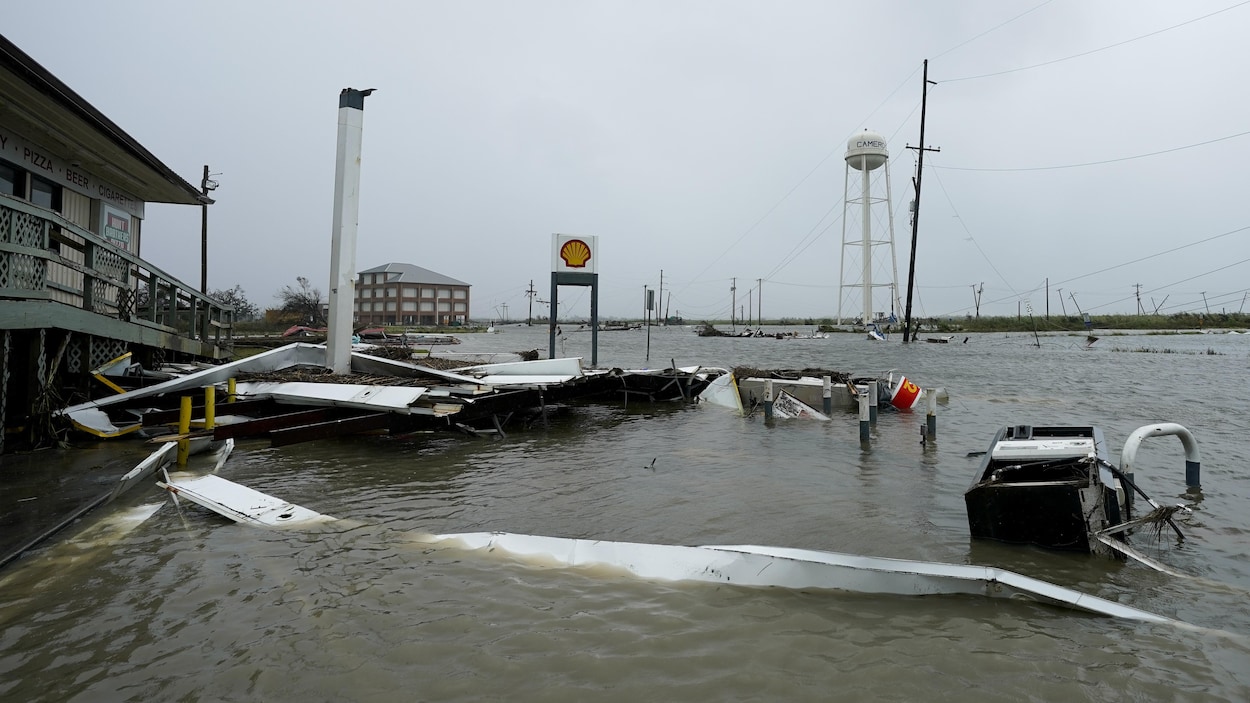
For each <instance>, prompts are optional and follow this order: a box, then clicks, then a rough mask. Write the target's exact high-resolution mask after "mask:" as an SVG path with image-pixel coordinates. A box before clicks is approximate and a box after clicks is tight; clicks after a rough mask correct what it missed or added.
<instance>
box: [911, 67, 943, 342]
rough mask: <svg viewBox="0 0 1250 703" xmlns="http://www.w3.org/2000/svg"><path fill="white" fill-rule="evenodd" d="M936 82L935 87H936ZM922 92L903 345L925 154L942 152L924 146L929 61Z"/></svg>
mask: <svg viewBox="0 0 1250 703" xmlns="http://www.w3.org/2000/svg"><path fill="white" fill-rule="evenodd" d="M936 84H937V83H936V81H934V85H936ZM922 86H923V87H922V88H921V91H920V146H911V145H908V146H907V148H908V149H915V150H916V151H917V152H919V153H920V159H919V162H918V163H917V164H916V178H915V184H916V203H915V207H913V208H912V213H911V262H910V263H909V264H908V266H907V310H906V312H905V313H904V315H903V344H906V343H907V340H908V339H910V337H911V296H912V290H913V288H914V286H915V283H916V233H917V230H918V228H919V224H920V179H921V178H923V177H924V153H925V152H926V151H941V149H940V148H938V149H933V148H930V147H926V146H925V145H924V118H925V107H926V105H927V103H928V102H929V59H925V60H924V82H923V84H922Z"/></svg>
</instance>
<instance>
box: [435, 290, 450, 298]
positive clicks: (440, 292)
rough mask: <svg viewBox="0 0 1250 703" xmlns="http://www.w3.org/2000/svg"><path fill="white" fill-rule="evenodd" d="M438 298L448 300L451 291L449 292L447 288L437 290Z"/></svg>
mask: <svg viewBox="0 0 1250 703" xmlns="http://www.w3.org/2000/svg"><path fill="white" fill-rule="evenodd" d="M438 297H440V298H450V297H451V291H450V290H449V289H447V288H439V289H438Z"/></svg>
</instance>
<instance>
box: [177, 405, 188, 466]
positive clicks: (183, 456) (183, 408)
mask: <svg viewBox="0 0 1250 703" xmlns="http://www.w3.org/2000/svg"><path fill="white" fill-rule="evenodd" d="M190 431H191V396H189V395H184V396H182V400H181V403H180V405H179V406H178V434H180V435H183V437H182V439H180V440H178V465H179V466H186V465H187V457H188V456H190V455H191V440H189V439H187V438H186V434H187V433H188V432H190Z"/></svg>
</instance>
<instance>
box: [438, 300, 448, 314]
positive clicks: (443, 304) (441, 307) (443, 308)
mask: <svg viewBox="0 0 1250 703" xmlns="http://www.w3.org/2000/svg"><path fill="white" fill-rule="evenodd" d="M438 311H439V312H451V303H449V302H447V301H444V300H440V301H438Z"/></svg>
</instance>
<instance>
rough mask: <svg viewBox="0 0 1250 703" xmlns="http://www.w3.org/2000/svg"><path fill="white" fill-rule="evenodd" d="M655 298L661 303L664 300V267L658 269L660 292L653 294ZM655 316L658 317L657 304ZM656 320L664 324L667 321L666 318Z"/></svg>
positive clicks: (658, 307) (658, 308) (658, 309)
mask: <svg viewBox="0 0 1250 703" xmlns="http://www.w3.org/2000/svg"><path fill="white" fill-rule="evenodd" d="M655 299H656V300H658V301H660V303H663V302H664V269H660V294H659V295H657V296H655ZM655 316H656V318H659V317H660V306H659V305H656V306H655ZM657 321H658V322H659V323H660V324H666V323H667V322H668V321H667V320H657Z"/></svg>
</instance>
